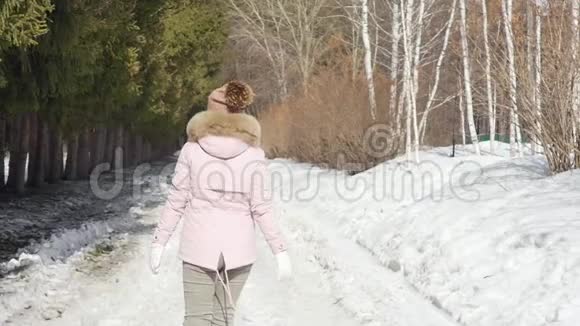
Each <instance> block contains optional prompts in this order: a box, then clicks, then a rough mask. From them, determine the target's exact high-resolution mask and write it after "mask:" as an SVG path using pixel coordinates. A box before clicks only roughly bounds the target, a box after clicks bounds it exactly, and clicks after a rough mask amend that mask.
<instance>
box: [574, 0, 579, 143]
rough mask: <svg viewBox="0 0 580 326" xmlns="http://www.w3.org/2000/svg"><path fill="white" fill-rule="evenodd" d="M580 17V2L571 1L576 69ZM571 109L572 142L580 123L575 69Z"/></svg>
mask: <svg viewBox="0 0 580 326" xmlns="http://www.w3.org/2000/svg"><path fill="white" fill-rule="evenodd" d="M579 16H580V2H579V1H578V0H572V61H573V67H577V65H578V38H579V37H580V33H579V30H580V29H579V26H578V25H579V18H580V17H579ZM572 73H573V74H574V77H573V83H574V88H573V94H572V96H573V104H572V105H573V108H572V110H573V111H574V115H575V120H576V121H575V123H573V124H572V125H573V127H572V129H573V136H574V140H576V139H577V138H576V137H577V132H578V130H577V128H578V123H579V122H580V71H579V70H578V68H576V69H575V70H574V71H573V72H572Z"/></svg>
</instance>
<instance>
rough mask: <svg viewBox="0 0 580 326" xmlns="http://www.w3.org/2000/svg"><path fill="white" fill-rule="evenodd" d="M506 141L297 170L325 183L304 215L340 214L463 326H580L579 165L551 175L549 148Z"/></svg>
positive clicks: (354, 235)
mask: <svg viewBox="0 0 580 326" xmlns="http://www.w3.org/2000/svg"><path fill="white" fill-rule="evenodd" d="M499 145H500V148H498V152H499V153H500V154H501V155H498V156H493V155H486V156H482V157H476V156H473V155H471V154H470V152H469V151H468V150H462V149H459V151H458V152H457V156H456V157H455V158H451V157H449V153H450V152H451V149H450V148H436V149H432V150H430V151H427V152H423V153H421V157H422V160H423V163H422V164H420V165H412V166H406V165H405V164H404V162H403V160H401V159H396V160H393V161H390V162H387V163H385V164H383V165H380V166H378V167H376V168H375V169H373V170H371V171H367V172H365V173H362V174H359V175H356V176H352V177H349V176H346V175H344V174H341V173H331V172H328V171H322V170H317V169H313V170H312V171H311V172H310V173H309V175H307V174H305V173H303V172H296V171H292V173H294V172H296V173H301V174H302V175H301V176H299V177H298V178H297V177H296V173H294V178H293V181H294V182H295V183H296V182H298V183H299V184H300V185H295V186H296V187H298V188H300V187H301V186H306V185H307V184H310V183H312V176H313V175H317V179H318V180H319V183H320V186H319V187H318V189H317V190H316V193H317V195H316V196H315V197H312V198H314V199H313V200H311V201H309V203H308V204H307V205H315V206H316V207H318V209H317V210H315V211H314V212H315V214H318V216H317V215H314V216H304V218H308V219H310V218H320V217H319V216H331V217H332V218H333V219H334V220H335V222H336V224H337V226H338V227H339V228H340V229H341V231H342V234H343V235H344V236H346V237H348V238H350V239H352V240H354V241H355V242H356V243H358V244H359V245H360V246H361V247H363V248H366V249H368V250H369V251H370V252H372V253H373V254H374V255H375V256H376V257H377V258H378V259H379V260H380V261H381V262H382V263H383V265H384V266H388V267H389V268H391V269H392V270H395V271H398V270H401V271H402V273H403V275H404V277H405V279H406V280H407V281H408V282H409V283H410V284H411V285H412V286H414V287H415V288H417V290H418V291H419V292H420V293H422V294H423V295H424V296H425V297H427V298H429V299H430V300H431V301H432V302H433V303H434V305H435V306H437V307H440V308H441V309H442V310H444V311H447V312H448V313H449V314H450V315H452V316H453V318H454V319H456V320H457V321H459V322H460V323H462V324H464V325H470V326H477V325H490V326H492V325H493V326H503V325H506V326H507V325H522V326H535V325H538V326H539V325H545V324H546V323H552V324H554V325H570V326H572V325H577V321H578V320H579V318H580V255H579V253H580V171H576V172H573V173H565V174H561V175H558V176H553V177H551V176H549V175H548V171H547V167H546V163H545V161H544V159H543V158H542V157H541V156H529V157H526V158H523V159H508V158H505V157H504V156H505V154H506V153H507V152H508V149H507V146H505V145H503V144H499ZM484 146H488V145H487V144H484ZM468 149H469V148H468ZM485 151H486V150H485V149H484V152H485ZM278 170H279V171H278V172H280V171H281V170H280V168H278ZM345 259H348V258H347V257H345Z"/></svg>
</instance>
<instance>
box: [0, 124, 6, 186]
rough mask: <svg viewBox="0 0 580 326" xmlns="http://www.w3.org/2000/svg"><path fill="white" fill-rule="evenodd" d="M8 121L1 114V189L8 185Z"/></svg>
mask: <svg viewBox="0 0 580 326" xmlns="http://www.w3.org/2000/svg"><path fill="white" fill-rule="evenodd" d="M5 157H6V119H5V115H4V113H0V189H3V188H4V186H5V185H6V163H5V161H4V158H5Z"/></svg>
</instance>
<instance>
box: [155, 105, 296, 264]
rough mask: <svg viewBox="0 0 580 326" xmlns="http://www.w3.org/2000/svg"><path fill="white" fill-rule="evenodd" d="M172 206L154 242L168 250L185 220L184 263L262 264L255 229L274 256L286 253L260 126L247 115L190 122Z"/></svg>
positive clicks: (214, 115) (209, 115) (206, 116)
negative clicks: (274, 212)
mask: <svg viewBox="0 0 580 326" xmlns="http://www.w3.org/2000/svg"><path fill="white" fill-rule="evenodd" d="M187 134H188V137H189V140H188V142H187V143H186V144H185V145H184V146H183V149H182V150H181V153H180V155H179V158H178V160H177V165H176V167H175V175H174V177H173V181H172V186H171V189H170V191H169V195H168V198H167V203H166V205H165V208H164V210H163V212H162V215H161V219H160V221H159V224H158V226H157V229H156V230H155V233H154V236H153V242H154V243H158V244H161V245H165V244H166V243H167V241H168V240H169V238H170V237H171V235H172V234H173V232H174V231H175V228H176V226H177V224H178V222H179V221H180V220H181V219H182V218H183V220H184V221H183V229H182V233H181V246H180V252H179V254H180V257H181V259H182V260H183V261H185V262H187V263H190V264H194V265H197V266H201V267H205V268H210V269H217V267H218V260H219V257H220V254H223V256H224V261H225V265H226V269H228V270H229V269H234V268H238V267H241V266H245V265H249V264H252V263H254V261H255V260H256V243H255V242H256V239H255V238H256V237H255V224H258V226H259V227H260V229H261V230H262V233H263V234H264V236H265V239H266V241H267V242H268V244H269V246H270V248H271V250H272V252H273V253H274V254H277V253H279V252H281V251H284V250H286V243H285V242H284V240H283V238H282V235H281V233H280V230H279V229H278V227H277V226H276V224H275V222H274V218H273V216H272V198H271V196H272V192H271V184H270V177H269V172H268V170H267V166H266V160H265V157H264V151H263V150H262V149H260V148H259V147H258V145H259V140H260V125H259V123H258V121H257V120H256V119H255V118H253V117H252V116H250V115H247V114H231V113H223V112H213V111H204V112H201V113H198V114H196V115H195V116H194V117H193V118H192V119H191V120H190V122H189V123H188V126H187Z"/></svg>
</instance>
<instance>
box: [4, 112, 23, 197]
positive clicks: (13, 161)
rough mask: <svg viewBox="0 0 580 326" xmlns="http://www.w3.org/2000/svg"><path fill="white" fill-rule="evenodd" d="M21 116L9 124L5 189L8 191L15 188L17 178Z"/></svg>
mask: <svg viewBox="0 0 580 326" xmlns="http://www.w3.org/2000/svg"><path fill="white" fill-rule="evenodd" d="M21 124H22V115H18V116H16V117H14V118H13V119H12V123H10V124H9V127H10V128H9V132H10V144H9V146H8V151H9V152H10V161H9V162H8V181H7V182H6V187H7V188H10V189H15V188H16V183H17V176H18V152H19V151H20V141H19V140H20V137H21V130H22V129H21V128H20V126H21Z"/></svg>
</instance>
